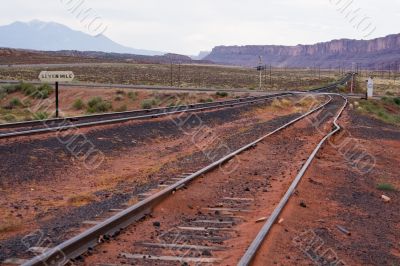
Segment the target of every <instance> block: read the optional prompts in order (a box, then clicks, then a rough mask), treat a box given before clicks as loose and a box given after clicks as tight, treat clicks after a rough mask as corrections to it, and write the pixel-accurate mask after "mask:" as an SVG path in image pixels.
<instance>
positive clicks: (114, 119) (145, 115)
mask: <svg viewBox="0 0 400 266" xmlns="http://www.w3.org/2000/svg"><path fill="white" fill-rule="evenodd" d="M289 95H293V94H292V93H279V94H273V95H264V96H257V97H256V96H254V97H246V98H239V99H233V100H227V101H218V102H212V103H199V104H190V105H180V106H173V107H165V108H154V109H147V110H135V111H127V112H117V113H105V114H96V115H88V116H77V117H66V118H59V119H48V120H42V121H28V122H19V123H9V124H2V125H0V139H4V138H13V137H20V136H29V135H35V134H44V133H49V132H58V131H63V130H68V129H71V128H83V127H93V126H100V125H108V124H115V123H121V122H126V121H131V120H137V119H151V118H157V117H161V116H166V115H173V114H179V113H186V112H195V111H207V110H211V109H217V108H227V107H235V106H239V105H249V104H256V103H260V102H263V101H268V100H270V99H274V98H277V97H282V96H289Z"/></svg>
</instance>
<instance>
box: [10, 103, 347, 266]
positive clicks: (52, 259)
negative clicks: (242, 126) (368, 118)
mask: <svg viewBox="0 0 400 266" xmlns="http://www.w3.org/2000/svg"><path fill="white" fill-rule="evenodd" d="M275 97H279V96H275ZM325 97H329V98H330V99H329V100H327V101H326V102H325V103H324V104H321V105H320V106H318V107H316V108H314V109H313V110H310V111H309V112H307V113H306V114H304V115H302V116H300V117H298V118H296V119H294V120H292V121H290V122H288V123H286V124H285V125H283V126H281V127H279V128H277V129H276V130H273V131H272V132H270V133H269V134H267V135H265V136H263V137H262V138H259V139H258V140H256V141H254V142H252V143H249V144H248V145H246V146H244V147H242V148H240V149H238V150H236V151H235V152H233V153H231V154H229V155H227V156H225V157H223V158H221V159H220V160H218V161H216V162H214V163H212V164H210V165H209V166H207V167H205V168H203V169H200V170H198V171H193V172H191V173H186V174H183V175H182V176H179V177H177V178H175V179H173V180H171V181H170V182H169V183H163V184H160V186H159V190H158V191H156V192H155V193H154V194H144V195H141V199H140V200H141V201H140V202H138V203H137V204H135V205H134V206H129V207H128V208H127V209H117V210H110V212H111V213H112V214H113V215H112V216H111V217H107V218H106V219H105V220H103V221H89V222H88V223H87V224H90V225H94V226H93V227H91V228H89V229H88V230H86V231H84V232H83V233H81V234H79V235H77V236H76V237H74V238H72V239H70V240H67V241H65V242H63V243H61V244H60V245H58V246H56V247H54V248H43V247H31V249H30V251H31V252H32V253H34V254H39V255H38V256H36V257H34V258H33V259H31V260H18V259H17V260H11V262H16V261H17V262H18V263H20V264H22V265H26V266H27V265H64V264H66V263H67V262H69V261H70V260H74V259H76V258H77V257H80V256H81V255H82V254H88V253H91V252H92V251H93V248H94V247H95V246H97V245H98V244H99V243H101V242H104V241H107V240H108V239H110V238H112V237H113V236H117V235H119V234H120V233H121V232H122V230H123V229H124V228H126V227H128V226H129V225H131V224H133V223H135V222H136V221H138V220H140V219H142V218H143V217H146V216H147V215H148V214H149V213H151V210H152V208H153V207H155V206H157V205H158V204H160V203H162V202H163V201H164V200H166V199H167V198H169V197H170V196H171V195H174V194H175V193H176V192H177V191H179V190H181V189H183V188H186V187H187V186H188V185H189V184H190V183H191V182H194V181H195V180H197V179H198V178H199V177H201V176H202V175H205V174H206V173H209V172H210V171H212V170H214V169H216V168H217V167H220V166H222V165H224V164H226V163H228V162H229V161H231V160H232V159H234V158H235V157H236V156H238V155H240V154H242V153H243V152H245V151H247V150H249V149H252V148H255V147H256V146H257V145H258V144H260V143H261V142H263V141H264V140H265V139H267V138H268V137H271V136H273V135H276V134H277V133H278V132H281V131H282V130H284V129H286V128H288V127H290V126H291V125H293V124H295V123H296V122H298V121H301V120H302V119H304V118H306V117H308V116H310V115H312V114H314V113H316V112H318V111H320V110H322V109H323V108H325V107H326V106H327V105H329V104H330V103H331V101H332V97H331V96H325ZM262 100H265V99H262ZM252 101H254V98H253V99H252ZM230 104H232V103H230ZM238 104H242V102H240V103H238ZM343 109H344V107H343ZM341 111H343V110H341ZM336 120H337V118H336V119H335V122H334V123H335V125H336V126H337V127H338V125H337V123H336ZM337 130H339V129H337ZM337 130H335V132H336V131H337ZM332 134H334V132H333V133H332ZM329 136H331V135H329ZM329 136H328V135H327V136H326V138H328V137H329ZM326 138H325V139H324V140H323V141H325V140H326ZM322 143H323V142H321V144H320V145H319V148H320V146H321V145H322ZM319 148H317V149H316V151H315V153H316V152H317V151H318V149H319ZM313 156H315V154H314V155H313ZM309 160H310V163H311V161H312V159H309ZM304 171H305V170H304ZM297 179H298V177H296V180H297ZM223 200H224V201H226V202H230V203H232V202H234V203H235V204H236V205H235V206H236V207H237V206H238V205H240V206H239V209H236V210H235V209H233V208H230V209H229V208H228V210H227V209H224V208H214V209H212V210H213V211H215V212H226V211H227V212H228V213H229V212H230V211H232V212H235V211H242V208H244V206H245V205H246V204H248V203H249V202H250V199H246V198H230V197H229V196H227V197H224V198H223ZM242 205H243V206H242ZM198 222H199V221H198ZM200 222H202V223H203V227H185V226H182V227H181V229H182V230H189V231H190V230H200V231H201V230H205V231H207V232H208V231H209V230H215V231H218V230H219V229H218V228H219V226H221V225H227V224H228V225H229V224H232V225H233V224H235V223H236V220H235V217H234V216H232V217H230V218H229V217H228V218H227V220H224V219H222V220H217V221H216V223H215V227H210V226H209V225H210V224H211V223H212V222H215V220H214V221H213V220H210V219H209V218H207V217H203V220H201V221H200ZM204 224H207V225H208V226H204ZM221 230H227V231H229V228H225V229H221ZM196 237H199V238H200V239H201V238H205V237H207V236H193V238H194V239H196ZM223 239H224V236H221V237H214V238H213V239H211V241H223ZM142 244H143V243H142ZM147 244H148V245H151V243H147ZM144 245H146V243H144ZM159 247H160V246H159ZM161 247H164V248H176V247H173V246H168V244H165V245H161ZM182 248H199V249H202V250H208V249H207V248H205V246H194V245H192V246H190V245H189V246H183V247H182ZM209 250H211V248H210V249H209ZM253 250H254V249H253ZM130 255H132V254H125V257H127V258H131V259H140V258H137V257H134V256H130ZM133 255H134V254H133ZM152 258H157V257H156V256H153V257H152ZM142 259H143V258H142ZM157 259H160V260H162V259H166V260H172V261H173V260H176V258H173V257H172V258H171V257H167V258H162V257H160V258H157ZM183 261H185V260H183ZM187 261H188V262H190V263H192V262H195V263H197V262H199V261H196V259H195V258H189V259H188V260H187ZM207 261H208V262H217V261H213V260H212V258H209V260H206V262H207ZM243 265H245V264H243Z"/></svg>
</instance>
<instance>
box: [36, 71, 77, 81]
mask: <svg viewBox="0 0 400 266" xmlns="http://www.w3.org/2000/svg"><path fill="white" fill-rule="evenodd" d="M74 78H75V75H74V73H73V72H72V71H42V72H40V74H39V79H40V81H42V82H48V83H50V82H71V81H73V80H74Z"/></svg>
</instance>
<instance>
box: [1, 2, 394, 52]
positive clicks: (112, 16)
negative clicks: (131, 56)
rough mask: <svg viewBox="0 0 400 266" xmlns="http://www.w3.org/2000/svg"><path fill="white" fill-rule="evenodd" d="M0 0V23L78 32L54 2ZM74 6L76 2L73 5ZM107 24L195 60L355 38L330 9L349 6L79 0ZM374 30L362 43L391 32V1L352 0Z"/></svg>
mask: <svg viewBox="0 0 400 266" xmlns="http://www.w3.org/2000/svg"><path fill="white" fill-rule="evenodd" d="M66 1H73V0H42V1H26V0H3V1H2V16H1V17H0V24H8V23H11V22H13V21H16V20H20V21H29V20H32V19H40V20H44V21H56V22H59V23H63V24H65V25H67V26H69V27H71V28H74V29H77V30H82V31H85V28H84V27H83V26H82V25H81V24H80V23H79V21H78V20H77V19H75V18H74V16H73V15H71V14H70V13H69V12H68V11H67V10H66V8H65V5H63V4H62V3H63V2H64V3H65V2H66ZM75 1H76V0H75ZM83 1H85V5H86V6H88V7H90V8H92V9H94V10H96V12H97V13H98V14H99V15H100V16H101V17H102V19H103V20H104V22H105V23H107V25H108V29H107V32H106V35H107V36H108V37H110V38H112V39H113V40H115V41H117V42H119V43H121V44H124V45H127V46H131V47H135V48H143V49H149V50H161V51H171V52H178V53H185V54H196V53H198V52H199V51H200V50H210V49H211V48H212V47H214V46H216V45H233V44H237V45H245V44H286V45H295V44H299V43H304V44H306V43H315V42H319V41H327V40H331V39H336V38H356V39H361V38H363V34H362V33H360V32H359V31H357V30H355V29H354V28H353V27H352V26H351V24H349V23H348V22H347V21H346V20H345V19H344V17H343V15H342V14H340V13H339V12H338V11H337V10H336V8H335V6H334V5H333V4H332V3H333V2H335V3H336V2H340V1H342V2H343V3H344V2H348V1H350V0H248V1H241V0H218V1H216V0H186V1H185V0H169V1H162V0H157V1H156V0H146V1H139V0H113V1H99V0H83ZM353 5H355V6H357V7H359V8H360V9H361V13H363V14H364V13H365V14H366V15H368V16H369V17H371V18H372V20H373V22H374V24H375V25H376V27H377V29H376V31H375V32H374V33H373V35H372V36H370V38H373V37H380V36H384V35H387V34H391V33H398V32H397V31H398V30H397V23H395V20H396V19H397V18H398V16H399V13H398V10H400V2H399V1H398V0H383V1H378V2H377V1H373V0H364V1H361V0H355V1H354V4H353Z"/></svg>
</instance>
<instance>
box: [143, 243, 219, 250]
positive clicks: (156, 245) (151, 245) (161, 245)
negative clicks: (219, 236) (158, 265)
mask: <svg viewBox="0 0 400 266" xmlns="http://www.w3.org/2000/svg"><path fill="white" fill-rule="evenodd" d="M135 245H138V246H143V247H149V248H164V249H179V250H181V249H189V250H199V251H204V250H210V251H220V250H226V248H225V247H213V246H197V245H178V244H165V243H136V244H135Z"/></svg>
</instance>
